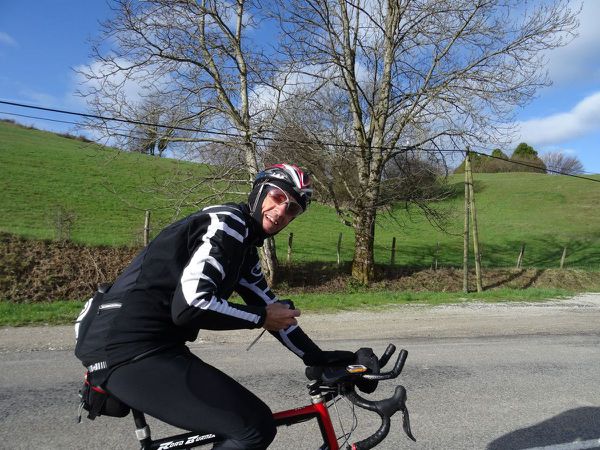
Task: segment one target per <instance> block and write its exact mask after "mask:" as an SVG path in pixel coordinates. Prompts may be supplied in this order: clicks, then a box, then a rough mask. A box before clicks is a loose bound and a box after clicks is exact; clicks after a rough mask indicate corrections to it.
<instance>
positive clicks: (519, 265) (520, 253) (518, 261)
mask: <svg viewBox="0 0 600 450" xmlns="http://www.w3.org/2000/svg"><path fill="white" fill-rule="evenodd" d="M524 254H525V243H523V244H521V251H520V252H519V257H518V258H517V269H520V268H521V264H523V255H524Z"/></svg>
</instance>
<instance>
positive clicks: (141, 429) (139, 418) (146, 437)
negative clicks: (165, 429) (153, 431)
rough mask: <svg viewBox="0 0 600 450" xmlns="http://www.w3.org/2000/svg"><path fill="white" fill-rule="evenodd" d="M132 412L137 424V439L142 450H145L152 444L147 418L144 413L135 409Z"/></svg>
mask: <svg viewBox="0 0 600 450" xmlns="http://www.w3.org/2000/svg"><path fill="white" fill-rule="evenodd" d="M131 412H132V414H133V421H134V422H135V437H136V438H137V439H138V441H140V444H141V450H145V449H147V448H149V446H150V444H151V443H152V439H151V437H150V427H149V426H148V424H147V423H146V417H145V416H144V413H143V412H141V411H138V410H137V409H133V408H132V409H131Z"/></svg>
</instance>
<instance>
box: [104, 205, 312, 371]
mask: <svg viewBox="0 0 600 450" xmlns="http://www.w3.org/2000/svg"><path fill="white" fill-rule="evenodd" d="M258 227H259V225H258V224H257V223H256V222H255V221H254V220H253V219H252V217H251V216H250V211H249V208H248V206H247V205H245V204H225V205H219V206H211V207H207V208H204V209H203V210H201V211H199V212H197V213H195V214H192V215H191V216H189V217H186V218H185V219H182V220H180V221H178V222H175V223H173V224H172V225H170V226H169V227H167V228H165V229H164V230H163V231H162V232H161V233H160V234H159V235H158V236H157V237H156V238H155V239H154V240H153V241H152V242H151V243H150V244H149V245H148V246H147V247H146V248H145V249H144V250H143V251H142V252H141V253H140V254H138V255H137V256H136V257H135V259H134V260H133V261H132V262H131V264H130V265H129V266H128V267H127V268H126V269H125V271H124V272H123V273H122V274H121V276H119V278H118V279H117V280H116V281H115V283H114V284H113V286H112V288H111V289H110V291H109V292H108V293H107V294H105V298H104V302H110V303H111V304H121V307H120V308H119V312H118V316H117V317H116V319H115V320H114V322H113V325H112V330H111V331H110V334H109V339H108V344H107V352H108V361H109V365H111V366H113V367H114V365H116V364H119V363H121V362H125V361H128V360H130V359H132V358H134V357H138V356H139V355H141V354H145V353H150V352H152V351H154V350H156V349H158V348H162V347H165V346H168V345H177V344H184V343H185V342H186V341H193V340H195V339H196V338H197V336H198V332H199V330H200V329H209V330H234V329H243V328H248V329H251V328H260V327H262V325H263V323H264V321H265V317H266V310H265V306H266V305H268V304H270V303H273V302H275V301H277V300H278V299H277V297H276V296H275V294H274V293H273V292H272V291H271V290H270V288H269V287H268V285H267V282H266V280H265V278H264V276H263V274H262V271H261V268H260V263H259V259H258V252H257V248H256V247H257V246H258V245H261V244H262V240H263V238H264V236H263V235H262V233H261V232H260V231H262V230H259V228H258ZM233 292H237V293H238V294H239V296H240V297H241V298H242V299H243V302H244V303H245V304H242V303H234V302H230V301H229V298H230V296H231V295H232V294H233ZM272 334H273V335H274V336H275V337H276V338H277V339H278V340H279V341H281V342H282V343H283V344H284V345H285V346H286V347H288V348H289V349H290V350H291V351H292V352H294V353H295V354H297V355H298V356H299V357H303V356H304V355H305V353H307V352H309V353H313V352H319V351H320V349H319V348H318V347H317V345H316V344H315V343H314V342H312V340H311V339H310V338H308V336H307V335H306V334H305V333H304V332H303V331H302V329H301V328H300V327H298V326H292V327H289V328H287V329H286V330H281V331H279V332H272Z"/></svg>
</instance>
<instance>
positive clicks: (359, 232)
mask: <svg viewBox="0 0 600 450" xmlns="http://www.w3.org/2000/svg"><path fill="white" fill-rule="evenodd" d="M374 231H375V213H374V210H369V209H364V210H363V211H361V213H360V214H359V215H358V216H357V217H356V219H355V221H354V233H355V241H354V260H353V261H352V277H353V278H354V279H355V280H357V281H358V282H359V283H361V284H364V285H365V286H368V285H369V284H370V283H371V281H373V278H374V277H375V259H374V257H373V242H374V240H375V233H374Z"/></svg>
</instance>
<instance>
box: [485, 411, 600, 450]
mask: <svg viewBox="0 0 600 450" xmlns="http://www.w3.org/2000/svg"><path fill="white" fill-rule="evenodd" d="M594 439H596V440H597V439H600V408H594V407H584V408H576V409H570V410H568V411H565V412H563V413H561V414H559V415H558V416H554V417H552V418H551V419H548V420H545V421H544V422H541V423H538V424H536V425H532V426H530V427H528V428H523V429H520V430H515V431H513V432H511V433H508V434H505V435H504V436H502V437H500V438H498V439H496V440H495V441H493V442H492V443H490V444H489V445H488V446H487V450H506V449H527V448H532V447H545V446H550V445H558V444H568V443H572V442H575V441H590V440H594ZM572 448H573V449H575V448H577V447H576V446H575V447H572ZM581 448H586V449H589V448H595V449H600V444H599V445H598V446H595V447H589V446H586V447H581Z"/></svg>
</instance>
